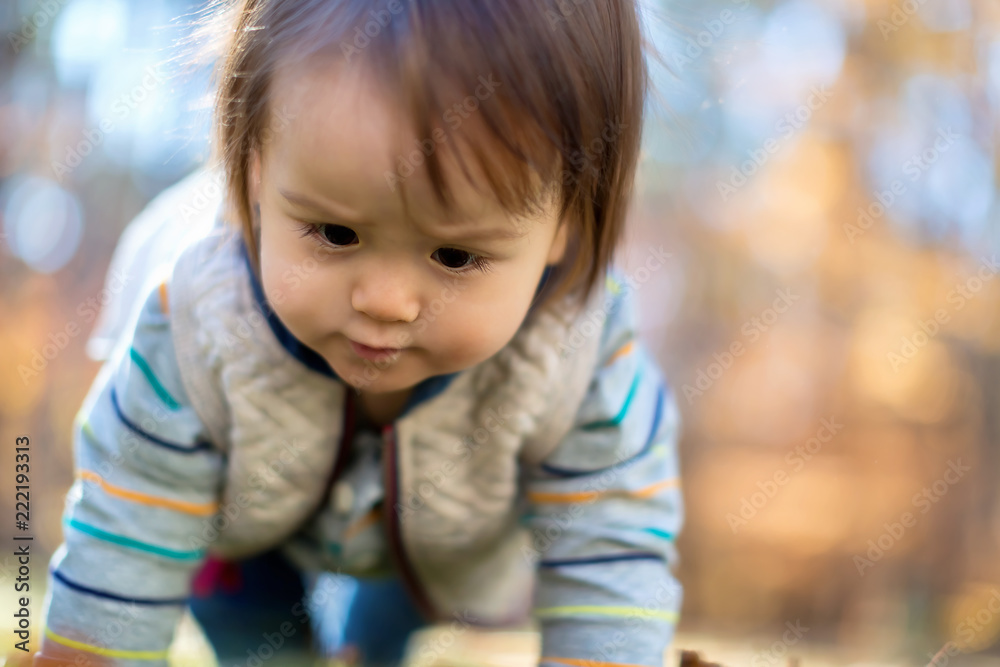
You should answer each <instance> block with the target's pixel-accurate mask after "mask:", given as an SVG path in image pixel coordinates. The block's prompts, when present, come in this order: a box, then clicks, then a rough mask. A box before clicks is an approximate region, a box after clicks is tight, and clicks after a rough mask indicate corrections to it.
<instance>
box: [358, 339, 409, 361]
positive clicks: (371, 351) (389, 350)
mask: <svg viewBox="0 0 1000 667" xmlns="http://www.w3.org/2000/svg"><path fill="white" fill-rule="evenodd" d="M348 340H350V339H348ZM350 342H351V349H352V350H354V354H356V355H358V356H359V357H361V358H362V359H367V360H368V361H376V362H378V361H382V362H385V361H393V360H395V358H396V357H398V356H399V353H400V352H402V350H401V349H400V348H398V347H371V346H368V345H362V344H361V343H356V342H354V341H353V340H352V341H350Z"/></svg>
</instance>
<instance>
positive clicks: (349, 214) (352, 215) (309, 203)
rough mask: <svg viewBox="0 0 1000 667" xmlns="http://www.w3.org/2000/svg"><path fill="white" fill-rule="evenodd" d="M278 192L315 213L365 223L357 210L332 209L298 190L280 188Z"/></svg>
mask: <svg viewBox="0 0 1000 667" xmlns="http://www.w3.org/2000/svg"><path fill="white" fill-rule="evenodd" d="M278 194H280V195H281V196H282V197H284V198H285V201H287V202H288V203H289V204H293V205H295V206H298V207H300V208H307V209H309V210H311V211H313V212H315V213H321V214H323V215H325V216H329V217H332V218H338V219H341V220H345V221H347V222H351V223H354V224H356V225H357V224H364V221H363V220H362V218H361V216H360V215H358V214H357V213H356V212H354V211H351V210H350V209H348V208H346V207H339V210H332V208H327V207H325V206H323V205H322V204H319V203H318V202H315V201H313V200H312V199H309V197H306V196H305V195H302V194H299V193H297V192H292V191H291V190H282V189H280V188H279V189H278Z"/></svg>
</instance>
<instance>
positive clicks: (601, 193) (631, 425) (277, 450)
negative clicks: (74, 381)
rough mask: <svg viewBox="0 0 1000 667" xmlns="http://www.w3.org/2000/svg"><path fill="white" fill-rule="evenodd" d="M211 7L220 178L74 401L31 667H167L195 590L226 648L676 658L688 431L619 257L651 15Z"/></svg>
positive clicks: (258, 3)
mask: <svg viewBox="0 0 1000 667" xmlns="http://www.w3.org/2000/svg"><path fill="white" fill-rule="evenodd" d="M220 12H221V13H220V17H221V18H220V19H219V20H220V21H224V22H226V23H225V25H226V26H227V29H226V30H225V31H224V34H225V38H226V40H227V42H226V46H225V53H224V55H223V56H222V58H221V59H220V64H219V69H218V73H217V85H218V92H217V100H216V130H217V132H216V143H215V148H216V150H217V152H218V158H219V160H218V164H219V167H218V170H219V171H218V174H219V175H220V181H219V182H221V183H222V184H223V187H222V188H220V189H219V193H220V194H219V196H218V197H217V198H216V199H214V200H212V199H211V197H210V196H209V197H208V199H209V200H211V201H212V205H211V206H210V207H208V208H207V209H206V210H208V211H209V213H210V215H211V220H210V223H211V224H208V225H206V230H207V231H205V232H204V233H200V234H198V235H196V238H194V239H193V240H191V241H190V242H188V243H186V245H185V246H184V247H183V248H180V249H178V253H177V254H178V256H177V257H176V258H175V259H172V260H171V262H170V264H169V271H168V272H167V273H166V274H164V275H162V276H159V275H156V274H155V272H153V271H152V269H150V277H149V278H148V279H147V280H146V282H145V283H144V284H145V287H144V288H143V289H142V291H141V292H140V298H139V300H138V302H137V305H136V308H135V309H133V310H132V317H131V318H130V322H129V324H128V327H127V329H126V330H125V331H123V334H122V336H120V337H118V338H117V343H116V344H115V345H114V347H113V349H112V350H111V353H110V356H109V358H108V359H107V361H106V362H105V364H104V366H103V367H102V369H101V372H100V373H99V375H98V377H97V379H96V381H95V383H94V385H93V387H92V388H91V391H90V392H89V394H88V396H87V398H86V400H85V402H84V405H83V407H82V409H81V411H80V413H79V415H78V418H77V420H76V423H75V427H74V447H75V450H74V451H75V465H76V474H77V480H76V483H75V484H74V486H73V488H72V489H71V491H70V493H69V495H68V497H67V503H66V507H65V511H64V515H63V528H64V540H65V541H64V543H63V544H62V545H61V546H60V548H59V549H58V551H57V553H56V554H55V555H54V557H53V559H52V563H51V566H50V574H49V588H48V595H47V597H46V601H45V609H44V619H43V620H44V639H43V644H42V651H41V653H40V654H39V655H38V656H36V658H35V664H37V665H41V664H45V665H55V664H64V663H65V664H86V660H87V659H89V660H90V661H91V664H96V663H101V662H103V663H110V664H115V665H142V666H144V667H153V666H157V665H165V664H166V660H167V649H168V646H169V645H170V643H171V641H172V638H173V636H174V633H175V631H176V628H177V625H178V622H179V621H180V619H181V617H182V615H183V613H184V611H185V609H186V608H187V607H190V609H191V611H192V613H193V615H194V618H195V619H197V621H198V622H199V624H200V625H201V626H202V628H203V629H204V631H205V634H206V636H207V637H208V639H209V641H210V642H211V644H212V646H213V648H214V650H215V651H216V654H217V655H218V657H219V660H220V664H222V665H232V664H240V665H259V664H263V663H264V662H266V661H267V660H268V659H270V658H272V657H274V658H275V661H276V662H275V663H273V664H281V665H285V664H296V661H307V660H309V656H310V654H311V652H313V651H318V652H322V653H324V654H326V655H331V654H333V653H339V654H340V655H341V656H344V657H350V658H351V659H352V660H359V661H361V662H362V663H364V664H368V665H376V664H384V665H392V664H397V663H398V662H399V661H400V659H401V658H402V656H403V652H404V647H405V643H406V640H407V638H408V637H410V636H411V634H412V633H413V632H414V631H415V630H417V629H419V628H421V627H424V626H426V625H427V624H430V623H444V624H447V626H448V627H447V630H446V633H445V635H443V636H442V638H441V641H440V642H437V643H430V644H427V645H425V646H424V647H423V649H422V651H420V652H419V653H418V654H417V655H415V656H414V657H415V658H416V659H417V660H418V661H420V660H426V661H432V660H433V659H434V658H435V657H436V656H438V655H440V652H441V651H442V650H443V649H444V648H445V647H446V646H448V645H450V644H451V643H453V642H454V641H455V638H456V636H457V635H459V634H461V633H464V632H466V630H467V629H468V628H472V627H509V626H511V625H516V624H518V623H522V622H523V621H524V620H525V619H527V618H529V617H533V618H534V619H535V620H536V621H537V623H538V627H539V628H540V630H541V654H540V657H539V663H540V664H542V665H545V666H546V667H556V666H559V667H567V666H570V667H573V666H581V667H582V666H584V665H586V666H590V665H647V666H650V667H652V666H654V665H660V664H662V660H663V652H664V649H665V648H666V646H667V645H668V644H669V642H670V640H671V638H672V634H673V627H674V624H675V623H676V621H677V614H678V611H679V608H680V601H681V594H680V587H679V585H678V584H677V582H676V581H675V579H674V578H673V576H672V574H671V569H672V568H673V566H674V565H675V563H676V552H675V549H674V541H675V538H676V536H677V533H678V531H679V530H680V528H681V524H682V499H681V492H680V486H679V480H678V474H679V469H678V461H677V449H676V447H677V436H678V433H677V431H678V425H679V419H678V413H677V409H676V405H675V400H674V396H673V393H672V392H671V390H670V388H669V387H668V386H667V384H666V383H665V381H664V379H663V377H662V374H661V372H660V370H659V369H658V367H657V365H656V363H655V361H654V360H653V358H652V356H651V355H650V354H649V352H648V351H647V350H646V349H645V347H644V346H643V345H642V343H641V342H640V341H639V340H638V339H637V338H636V328H637V326H636V319H635V318H636V314H635V312H634V311H635V305H634V295H633V294H632V293H633V292H634V289H635V284H634V282H633V281H632V279H631V278H630V277H629V276H624V275H621V274H620V273H619V272H616V271H614V270H612V269H611V268H610V265H611V258H612V256H613V254H614V252H615V251H616V249H617V248H618V246H619V244H620V242H621V240H622V238H623V229H624V225H625V218H626V211H627V208H628V204H629V198H630V194H631V190H632V185H633V178H634V173H635V168H636V163H637V159H638V153H639V146H640V136H641V128H642V120H643V106H644V100H645V94H646V87H647V83H646V77H647V73H646V65H645V61H644V55H643V50H642V33H641V28H640V20H639V10H638V7H637V6H636V0H587V1H586V2H578V1H575V0H574V2H565V1H563V0H410V1H404V0H387V1H386V2H382V1H380V0H243V1H241V2H235V3H232V2H227V3H225V4H224V5H223V6H222V7H221V8H220ZM211 182H213V181H212V179H211V178H209V179H203V180H201V181H198V183H200V185H198V187H197V188H191V187H189V188H188V191H187V192H186V193H185V194H184V197H187V198H188V200H190V201H194V200H196V199H198V198H199V197H200V198H201V199H205V198H206V192H208V193H211V190H212V189H211V188H205V187H204V184H205V183H211ZM167 208H168V209H169V207H167ZM160 209H161V210H163V209H164V207H162V206H161V207H160ZM184 210H186V209H185V207H184V206H176V207H173V208H172V209H170V210H169V213H170V215H171V216H172V218H171V219H170V220H169V221H168V223H167V224H169V225H187V224H193V223H192V222H191V221H190V220H189V219H188V216H187V215H182V211H184ZM149 243H150V244H155V243H156V237H155V236H154V237H152V238H151V239H150V240H149ZM662 262H663V254H662V250H659V251H653V252H652V253H650V254H649V259H648V261H647V262H646V268H647V269H650V270H655V269H656V268H657V267H658V266H659V265H660V264H661V263H662ZM161 278H162V279H161ZM331 573H336V576H334V575H333V574H331ZM279 656H280V659H279Z"/></svg>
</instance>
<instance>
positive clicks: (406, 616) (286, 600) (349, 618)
mask: <svg viewBox="0 0 1000 667" xmlns="http://www.w3.org/2000/svg"><path fill="white" fill-rule="evenodd" d="M191 612H192V614H193V615H194V617H195V619H196V620H197V621H198V623H199V624H200V625H201V627H202V630H203V631H204V632H205V635H206V637H207V638H208V641H209V643H210V644H211V645H212V648H213V649H214V650H215V653H216V656H217V658H218V660H219V665H220V667H232V666H234V665H239V666H240V667H260V666H261V665H263V664H264V663H267V662H269V658H271V657H272V656H279V657H280V662H279V663H274V662H272V663H271V664H281V665H312V664H313V663H314V658H315V657H317V656H323V657H329V656H331V655H333V654H335V653H337V652H339V651H341V650H343V649H344V648H345V647H347V646H354V647H356V648H357V649H358V650H359V651H360V653H361V660H362V663H363V664H364V665H365V666H366V667H369V666H378V667H389V666H393V665H397V664H399V662H400V661H401V659H402V657H403V653H404V651H405V649H406V642H407V640H408V639H409V637H410V635H411V634H412V633H413V631H415V630H417V629H419V628H421V627H423V626H424V625H425V622H424V620H423V619H422V617H421V616H420V613H419V612H418V611H417V609H416V607H415V606H414V605H413V603H412V602H411V600H410V598H409V595H408V594H407V593H406V591H405V590H404V589H403V587H402V584H401V582H400V581H399V579H398V578H391V579H353V578H351V577H346V576H341V575H334V574H332V573H323V574H321V575H318V576H317V575H312V576H309V575H303V574H302V573H301V572H299V571H298V570H296V569H295V568H294V567H293V566H292V565H291V564H289V563H288V561H287V560H286V559H285V558H284V557H283V556H282V555H281V554H280V553H279V552H278V551H270V552H267V553H265V554H261V555H259V556H255V557H253V558H250V559H248V560H244V561H240V562H238V563H232V564H229V565H228V569H227V571H226V574H225V576H224V577H222V579H221V580H220V581H218V582H217V585H215V586H214V590H212V591H211V592H210V594H208V595H207V596H205V597H199V596H198V595H197V594H196V595H195V596H193V597H192V598H191Z"/></svg>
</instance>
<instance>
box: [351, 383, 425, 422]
mask: <svg viewBox="0 0 1000 667" xmlns="http://www.w3.org/2000/svg"><path fill="white" fill-rule="evenodd" d="M412 393H413V387H409V388H407V389H400V390H399V391H393V392H388V393H384V394H372V393H370V392H366V391H364V390H360V391H359V392H358V397H357V409H358V413H359V416H360V417H361V419H362V421H363V422H367V423H369V424H371V425H372V426H374V427H376V428H378V429H381V428H382V427H383V426H385V425H386V424H389V423H392V421H394V420H395V419H396V417H398V416H399V413H401V412H402V411H403V407H404V406H405V405H406V401H407V400H409V398H410V394H412Z"/></svg>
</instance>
